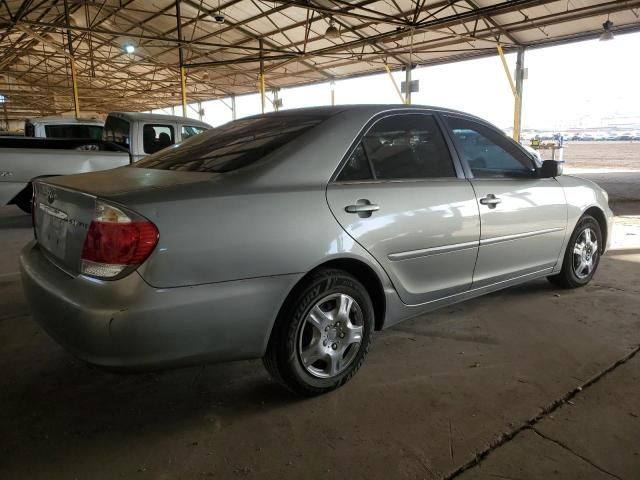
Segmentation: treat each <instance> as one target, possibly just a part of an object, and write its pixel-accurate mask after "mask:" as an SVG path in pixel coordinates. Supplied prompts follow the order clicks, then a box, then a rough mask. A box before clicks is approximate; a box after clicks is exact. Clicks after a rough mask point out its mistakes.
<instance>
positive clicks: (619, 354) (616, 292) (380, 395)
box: [0, 177, 640, 480]
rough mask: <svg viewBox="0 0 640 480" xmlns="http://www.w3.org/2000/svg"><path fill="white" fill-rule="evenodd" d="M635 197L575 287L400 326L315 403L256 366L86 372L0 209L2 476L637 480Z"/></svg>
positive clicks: (18, 220) (14, 225) (19, 223)
mask: <svg viewBox="0 0 640 480" xmlns="http://www.w3.org/2000/svg"><path fill="white" fill-rule="evenodd" d="M608 178H609V177H605V179H604V181H608ZM626 178H627V177H624V179H626ZM613 180H614V181H613V183H614V184H616V183H617V182H618V181H617V180H615V179H613ZM600 181H603V180H602V179H601V180H600ZM636 182H639V183H636ZM630 184H632V185H636V186H637V185H639V184H640V178H637V179H636V178H635V177H634V179H633V180H632V181H631V180H630ZM624 190H625V191H626V190H628V189H627V188H625V189H624ZM634 195H635V194H634ZM639 200H640V195H638V196H635V197H634V198H632V199H631V200H630V201H628V202H626V203H625V204H624V208H625V210H624V211H625V212H627V213H625V214H624V215H627V216H626V217H621V218H619V219H618V220H617V226H616V229H617V230H616V236H617V240H616V242H617V245H618V248H622V249H619V250H614V251H611V252H610V253H609V254H608V255H607V256H605V257H604V258H603V259H602V262H601V265H600V268H599V270H598V272H597V275H596V277H595V278H594V280H593V282H592V283H591V284H590V285H588V286H587V287H585V288H582V289H578V290H572V291H565V290H556V289H554V288H552V286H551V285H550V284H548V283H547V282H546V281H545V280H538V281H534V282H530V283H528V284H525V285H522V286H519V287H515V288H511V289H508V290H505V291H502V292H498V293H495V294H492V295H489V296H485V297H483V298H479V299H476V300H473V301H469V302H466V303H462V304H459V305H456V306H453V307H449V308H445V309H443V310H440V311H438V312H435V313H432V314H429V315H427V316H425V317H423V318H418V319H415V320H412V321H408V322H405V323H402V324H400V325H398V326H397V327H395V328H392V329H390V330H387V331H385V332H382V333H379V334H377V335H375V337H374V346H373V348H372V351H371V353H370V355H369V357H368V359H367V361H366V362H365V365H364V366H363V368H362V369H361V370H360V372H359V373H358V375H356V377H355V378H354V379H353V380H352V381H351V382H350V383H348V384H347V385H346V386H345V387H344V388H341V389H340V390H338V391H336V392H333V393H331V394H328V395H325V396H322V397H319V398H313V399H299V398H296V397H294V396H292V395H290V394H288V393H287V392H286V391H284V390H282V389H281V388H280V387H278V386H276V385H274V384H273V383H272V382H271V381H270V380H269V378H268V376H267V374H266V373H265V371H264V370H263V368H262V365H261V363H260V362H259V361H252V362H236V363H229V364H222V365H212V366H206V367H196V368H187V369H182V370H174V371H168V372H162V373H157V374H144V375H118V374H112V373H105V372H102V371H100V370H96V369H92V368H88V367H87V366H85V365H84V364H82V363H81V362H79V361H77V360H75V359H74V358H72V357H70V356H69V355H68V354H67V353H65V352H64V351H63V350H62V349H61V348H60V347H58V346H57V344H55V343H54V342H53V341H52V340H50V339H49V338H48V337H47V335H46V334H45V333H44V332H43V331H42V330H41V329H40V328H39V327H38V326H37V325H36V324H35V323H34V322H33V321H32V320H31V318H30V316H29V313H28V308H27V305H26V303H25V300H24V297H23V294H22V291H21V288H20V282H19V277H18V274H17V258H16V256H17V253H18V251H19V249H20V247H21V246H22V244H24V243H25V242H26V241H28V240H29V239H30V237H31V231H30V219H29V217H28V216H26V215H23V214H21V213H20V212H19V211H18V210H17V209H14V208H3V209H0V245H1V246H2V249H1V250H0V372H1V375H0V478H2V479H22V478H26V479H75V478H77V479H95V480H97V479H117V478H136V479H138V478H139V479H174V478H184V479H194V478H223V479H227V478H279V479H280V478H283V479H287V478H291V479H299V478H308V479H322V478H326V479H330V478H352V479H359V478H367V479H376V478H381V479H383V478H384V479H389V478H392V479H436V478H440V479H445V478H446V479H451V478H460V479H465V480H470V479H547V478H558V479H591V478H593V479H600V478H602V479H610V478H614V479H629V480H634V479H638V478H640V400H639V398H640V354H638V351H639V348H638V345H639V344H640V282H639V280H640V275H639V273H640V241H638V240H637V239H638V238H640V236H636V235H637V233H638V229H637V225H636V224H635V222H636V220H637V218H636V217H635V216H637V215H640V202H639ZM617 209H618V204H617V203H616V202H615V201H614V210H617Z"/></svg>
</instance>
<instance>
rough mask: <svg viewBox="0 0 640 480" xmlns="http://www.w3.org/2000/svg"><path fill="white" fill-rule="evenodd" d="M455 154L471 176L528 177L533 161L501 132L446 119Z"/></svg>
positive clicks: (459, 119)
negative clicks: (454, 143)
mask: <svg viewBox="0 0 640 480" xmlns="http://www.w3.org/2000/svg"><path fill="white" fill-rule="evenodd" d="M447 123H448V124H449V127H450V128H451V131H452V133H453V136H454V138H455V142H456V149H457V150H458V155H459V156H460V158H461V159H462V160H463V161H466V162H467V164H468V165H469V168H471V172H472V173H473V176H474V177H477V178H496V177H498V178H500V177H531V176H534V175H535V167H534V166H533V162H532V160H531V159H530V158H529V157H527V155H526V154H525V153H524V152H522V151H520V149H519V148H518V147H517V145H515V144H514V143H512V142H511V141H509V139H508V138H506V137H505V136H504V135H503V134H502V133H500V132H497V131H495V130H493V129H491V128H489V127H487V126H485V125H482V124H479V123H476V122H473V121H471V120H466V119H463V118H457V117H447Z"/></svg>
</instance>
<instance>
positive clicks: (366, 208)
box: [344, 203, 380, 213]
mask: <svg viewBox="0 0 640 480" xmlns="http://www.w3.org/2000/svg"><path fill="white" fill-rule="evenodd" d="M344 209H345V211H346V212H347V213H365V212H376V211H378V210H380V205H373V204H371V203H370V204H366V203H361V204H358V205H347V206H346V207H344Z"/></svg>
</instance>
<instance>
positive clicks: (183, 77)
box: [180, 66, 187, 117]
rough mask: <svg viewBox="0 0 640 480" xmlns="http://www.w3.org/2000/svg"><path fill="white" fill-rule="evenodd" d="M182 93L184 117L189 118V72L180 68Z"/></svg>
mask: <svg viewBox="0 0 640 480" xmlns="http://www.w3.org/2000/svg"><path fill="white" fill-rule="evenodd" d="M180 93H181V94H182V116H183V117H186V116H187V72H186V69H185V68H184V67H183V66H181V67H180Z"/></svg>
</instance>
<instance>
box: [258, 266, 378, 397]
mask: <svg viewBox="0 0 640 480" xmlns="http://www.w3.org/2000/svg"><path fill="white" fill-rule="evenodd" d="M373 325H374V313H373V305H372V303H371V299H370V298H369V294H368V293H367V290H366V289H365V288H364V286H362V284H361V283H360V282H359V281H358V280H357V279H356V278H354V277H353V276H352V275H350V274H348V273H346V272H344V271H341V270H333V269H327V270H321V271H318V272H317V273H314V274H313V275H312V276H311V277H310V278H309V279H308V280H307V281H306V282H305V284H304V285H303V286H302V288H299V289H297V291H296V292H294V294H293V295H292V298H290V299H289V301H288V302H287V305H285V307H284V309H283V311H282V312H281V315H280V317H279V318H278V320H277V322H276V325H275V326H274V330H273V333H272V335H271V339H270V340H269V345H268V347H267V353H266V354H265V356H264V358H263V362H264V365H265V367H266V368H267V370H268V371H269V373H270V374H271V376H272V377H273V378H274V380H276V381H277V382H279V383H281V384H282V385H284V386H286V387H287V388H289V389H290V390H292V391H293V392H295V393H299V394H302V395H317V394H321V393H325V392H328V391H331V390H334V389H336V388H338V387H340V386H341V385H343V384H344V383H346V382H347V381H348V380H349V379H350V378H351V377H353V375H354V374H355V373H356V372H357V371H358V369H359V368H360V366H361V365H362V363H363V362H364V358H365V356H366V355H367V352H368V350H369V345H370V343H371V332H372V330H373Z"/></svg>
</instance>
